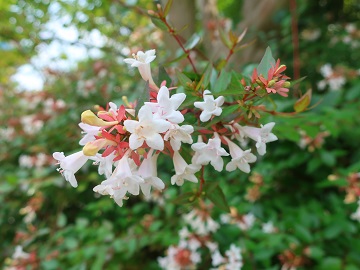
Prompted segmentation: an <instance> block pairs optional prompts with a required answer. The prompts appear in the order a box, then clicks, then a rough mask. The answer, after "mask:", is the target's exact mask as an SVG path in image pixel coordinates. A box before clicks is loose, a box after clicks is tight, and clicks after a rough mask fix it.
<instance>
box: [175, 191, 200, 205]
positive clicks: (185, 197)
mask: <svg viewBox="0 0 360 270" xmlns="http://www.w3.org/2000/svg"><path fill="white" fill-rule="evenodd" d="M196 199H197V197H196V194H195V193H194V192H191V191H189V192H185V193H183V194H181V195H179V196H178V197H177V198H175V199H174V200H172V201H171V202H172V203H175V204H187V203H193V202H194V201H195V200H196Z"/></svg>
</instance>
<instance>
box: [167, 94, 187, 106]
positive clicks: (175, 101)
mask: <svg viewBox="0 0 360 270" xmlns="http://www.w3.org/2000/svg"><path fill="white" fill-rule="evenodd" d="M185 98H186V95H185V94H184V93H178V94H174V95H172V96H171V98H170V101H171V103H172V106H173V108H174V110H177V109H178V108H179V107H180V105H181V103H183V102H184V100H185Z"/></svg>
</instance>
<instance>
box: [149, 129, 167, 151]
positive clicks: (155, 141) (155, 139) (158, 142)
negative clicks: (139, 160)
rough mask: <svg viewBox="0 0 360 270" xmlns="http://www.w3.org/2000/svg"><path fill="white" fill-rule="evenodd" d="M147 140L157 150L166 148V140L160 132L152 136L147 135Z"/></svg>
mask: <svg viewBox="0 0 360 270" xmlns="http://www.w3.org/2000/svg"><path fill="white" fill-rule="evenodd" d="M145 141H146V143H147V145H148V146H149V147H151V148H153V149H155V150H160V151H162V150H164V140H163V138H162V137H161V135H160V134H158V133H154V134H153V135H152V136H150V137H146V139H145Z"/></svg>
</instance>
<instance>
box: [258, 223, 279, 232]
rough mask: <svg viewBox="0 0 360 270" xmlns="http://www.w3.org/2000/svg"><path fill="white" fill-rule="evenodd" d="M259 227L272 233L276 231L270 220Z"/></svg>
mask: <svg viewBox="0 0 360 270" xmlns="http://www.w3.org/2000/svg"><path fill="white" fill-rule="evenodd" d="M261 229H262V231H263V232H264V233H274V232H275V231H276V230H275V227H274V225H273V223H272V222H271V221H269V222H266V223H263V224H262V226H261Z"/></svg>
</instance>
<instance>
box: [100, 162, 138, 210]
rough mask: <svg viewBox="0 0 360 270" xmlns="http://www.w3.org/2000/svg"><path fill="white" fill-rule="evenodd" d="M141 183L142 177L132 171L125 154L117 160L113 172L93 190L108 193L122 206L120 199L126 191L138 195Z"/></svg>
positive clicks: (102, 193)
mask: <svg viewBox="0 0 360 270" xmlns="http://www.w3.org/2000/svg"><path fill="white" fill-rule="evenodd" d="M142 183H144V179H142V178H141V177H140V176H138V175H134V174H133V173H132V171H131V168H130V165H129V160H128V157H127V156H126V155H125V156H124V157H122V159H120V160H119V163H118V165H117V166H116V168H115V170H114V172H113V174H112V175H111V176H110V177H109V178H108V179H107V180H104V181H102V182H101V184H100V185H97V186H96V187H94V188H93V190H94V191H95V192H98V193H100V194H101V195H110V196H111V197H112V198H113V199H114V201H115V202H116V203H117V204H118V205H119V206H122V205H123V202H122V200H123V199H126V193H127V192H129V193H130V194H132V195H139V193H140V184H142Z"/></svg>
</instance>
